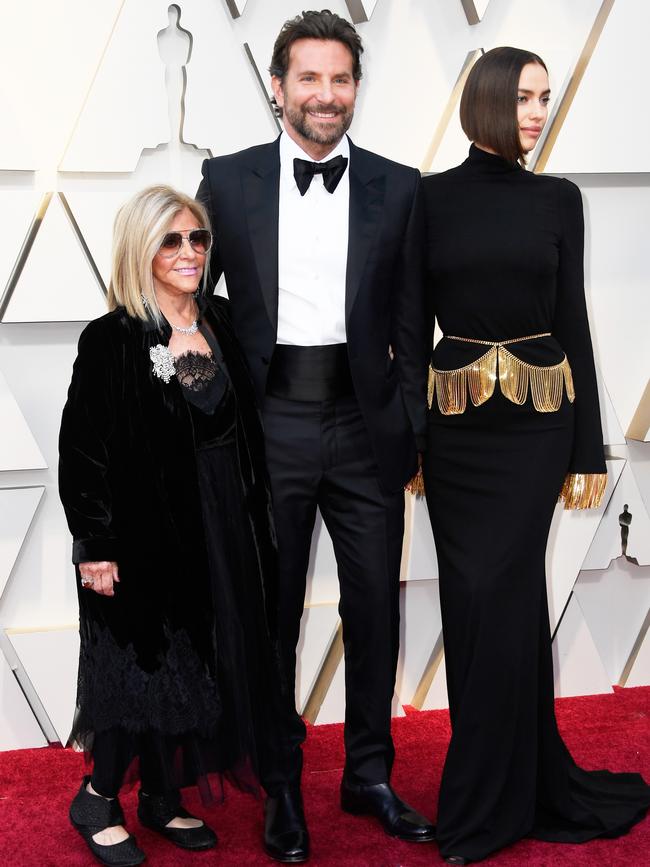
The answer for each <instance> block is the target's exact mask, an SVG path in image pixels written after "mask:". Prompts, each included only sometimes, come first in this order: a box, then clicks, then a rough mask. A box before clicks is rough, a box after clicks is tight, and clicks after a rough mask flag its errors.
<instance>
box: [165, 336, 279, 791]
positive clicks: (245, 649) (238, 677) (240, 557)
mask: <svg viewBox="0 0 650 867" xmlns="http://www.w3.org/2000/svg"><path fill="white" fill-rule="evenodd" d="M210 342H211V343H212V344H213V346H215V342H214V338H212V339H211V341H210ZM176 375H177V377H178V380H179V382H180V383H181V386H182V388H183V394H184V396H185V399H186V400H187V402H188V404H189V407H190V411H191V415H192V423H193V426H194V439H195V443H196V458H197V468H198V474H199V490H200V492H201V505H202V510H203V526H204V531H205V540H206V546H207V553H208V569H209V573H210V577H211V591H212V600H213V611H214V617H215V633H216V634H215V640H216V647H217V683H218V692H219V698H220V719H219V725H218V733H219V735H218V738H217V742H216V744H215V747H216V749H217V754H218V755H217V761H216V764H217V765H218V766H219V767H220V768H228V769H231V771H234V773H235V776H236V780H237V782H238V783H239V784H242V782H243V783H244V784H245V785H247V786H248V785H249V784H250V782H252V781H254V779H255V775H254V774H253V773H252V768H250V767H249V766H248V764H247V763H248V762H249V761H250V759H251V751H252V745H257V750H258V751H259V749H260V747H261V748H262V750H263V751H264V755H261V756H259V755H258V756H256V757H253V758H256V760H257V763H258V764H259V762H260V761H262V762H263V761H264V760H265V759H266V758H269V753H271V752H273V750H274V748H275V742H274V738H273V736H272V732H273V726H274V724H275V721H274V716H273V713H272V712H271V710H270V709H271V708H272V707H273V704H274V702H275V700H276V698H277V697H278V696H279V684H278V677H277V675H276V671H275V668H274V665H273V661H274V653H273V650H272V648H271V646H270V645H269V642H268V636H267V635H266V633H265V632H264V630H263V629H260V624H262V623H263V622H264V602H263V599H262V597H261V594H260V593H259V582H258V578H257V573H258V563H257V555H256V546H255V542H254V538H253V534H252V533H251V532H250V517H249V514H248V511H247V508H246V503H245V499H244V495H243V491H242V484H241V478H240V475H239V472H238V470H237V467H238V456H237V441H236V436H235V418H236V399H235V395H234V392H233V389H232V387H231V385H230V381H229V378H228V374H227V371H226V368H225V364H224V361H223V358H220V360H219V361H218V362H217V361H216V360H215V356H214V355H213V354H212V353H210V354H209V355H204V354H201V353H197V352H188V353H185V354H184V355H182V356H180V357H179V358H177V359H176ZM213 764H215V762H213Z"/></svg>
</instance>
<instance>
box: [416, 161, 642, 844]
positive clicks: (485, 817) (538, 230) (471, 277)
mask: <svg viewBox="0 0 650 867" xmlns="http://www.w3.org/2000/svg"><path fill="white" fill-rule="evenodd" d="M423 189H424V199H425V209H426V215H427V226H428V248H427V256H428V274H429V297H430V301H431V313H432V317H433V316H435V317H436V318H437V320H438V323H439V325H440V328H441V330H442V332H443V334H444V335H445V337H444V338H443V339H442V340H441V341H440V342H439V343H438V344H437V346H436V348H435V350H434V353H433V358H432V368H433V370H434V371H438V373H435V375H434V374H432V375H431V383H430V388H431V386H432V387H433V394H431V390H430V397H431V398H432V407H431V410H430V413H429V425H428V445H427V451H426V456H425V464H424V478H425V486H426V492H427V502H428V508H429V514H430V518H431V523H432V527H433V533H434V538H435V542H436V550H437V555H438V564H439V574H440V597H441V606H442V621H443V631H444V644H445V660H446V668H447V685H448V693H449V709H450V715H451V722H452V739H451V743H450V746H449V752H448V755H447V758H446V762H445V766H444V771H443V777H442V784H441V789H440V800H439V807H438V833H437V837H438V842H439V846H440V850H441V853H442V854H443V856H450V855H460V856H463V857H465V858H467V859H471V860H479V859H481V858H484V857H486V856H487V855H488V854H490V853H491V852H493V851H495V850H497V849H499V848H501V847H503V846H505V845H507V844H509V843H512V842H513V841H515V840H517V839H519V838H521V837H523V836H525V835H531V836H534V837H537V838H538V839H543V840H552V841H563V842H574V843H575V842H581V841H585V840H589V839H591V838H593V837H598V836H616V835H618V834H622V833H624V832H625V831H627V830H628V829H629V828H630V827H631V826H632V825H633V824H634V823H635V822H637V821H639V820H640V819H641V818H642V817H643V815H644V814H645V812H646V810H647V808H648V805H649V804H650V788H649V787H648V786H646V785H645V783H644V782H643V780H642V779H641V777H640V776H639V775H637V774H610V773H609V772H608V771H598V772H586V771H583V770H581V769H580V768H578V767H577V766H576V765H575V763H574V762H573V760H572V758H571V756H570V755H569V753H568V751H567V749H566V747H565V745H564V743H563V741H562V739H561V738H560V736H559V734H558V730H557V725H556V721H555V716H554V707H553V665H552V656H551V639H550V629H549V618H548V604H547V597H546V578H545V551H546V544H547V539H548V533H549V528H550V523H551V519H552V516H553V512H554V508H555V505H556V502H557V500H558V494H559V493H560V491H561V489H563V484H565V482H566V486H565V489H564V492H565V495H566V500H567V504H568V505H572V506H574V507H578V508H579V507H584V506H587V505H591V504H594V503H595V502H597V501H598V498H599V494H601V493H602V489H603V482H604V479H605V478H606V477H605V475H604V474H605V472H606V467H605V462H604V457H603V446H602V434H601V427H600V417H599V408H598V395H597V390H596V378H595V372H594V362H593V355H592V348H591V340H590V336H589V325H588V320H587V312H586V305H585V298H584V288H583V217H582V203H581V198H580V193H579V190H578V189H577V187H575V185H574V184H572V183H571V182H569V181H567V180H564V179H562V180H560V179H556V178H552V177H548V176H546V177H545V176H537V175H533V174H532V173H530V172H526V171H524V170H523V169H522V168H521V167H520V166H519V165H518V164H514V165H513V164H510V163H508V162H506V161H505V160H503V159H502V158H501V157H499V156H496V155H493V154H489V153H487V152H485V151H483V150H481V149H479V148H476V147H475V146H474V145H472V147H471V149H470V154H469V158H468V159H467V160H466V161H465V162H464V163H462V164H461V165H460V166H458V167H456V168H454V169H451V170H450V171H448V172H445V173H443V174H440V175H436V176H432V177H428V178H425V179H424V181H423ZM537 335H544V336H537ZM450 337H460V338H469V339H471V340H474V341H484V343H475V342H468V341H467V340H466V339H463V340H455V339H450ZM516 338H520V339H519V340H515V339H516ZM521 338H528V339H526V340H521ZM504 341H513V342H512V343H508V344H507V345H506V346H505V347H494V346H493V344H494V343H497V342H504ZM565 353H566V357H567V359H568V363H569V365H570V368H571V371H569V369H568V367H567V364H566V363H565V362H564V354H565ZM497 354H498V356H499V357H498V367H497ZM517 359H519V361H521V362H524V364H523V365H522V364H520V363H519V361H517ZM540 367H543V368H549V369H550V368H552V370H546V371H540V370H539V368H540ZM449 372H451V373H449ZM571 372H572V376H571ZM499 377H501V379H500V378H499ZM525 386H527V390H526V388H525ZM492 389H493V394H492V395H491V396H489V397H488V395H489V394H490V391H492ZM504 392H505V394H510V397H514V398H515V399H516V400H517V401H518V402H513V400H512V399H508V398H507V397H506V396H504ZM532 392H534V393H535V394H534V397H535V403H536V404H537V405H538V407H539V409H541V410H544V411H539V410H538V409H537V408H536V407H535V406H534V405H533V396H532ZM513 393H514V394H513ZM574 393H575V400H572V398H573V395H574ZM472 397H473V398H474V399H472ZM475 404H477V405H475ZM443 410H444V412H443Z"/></svg>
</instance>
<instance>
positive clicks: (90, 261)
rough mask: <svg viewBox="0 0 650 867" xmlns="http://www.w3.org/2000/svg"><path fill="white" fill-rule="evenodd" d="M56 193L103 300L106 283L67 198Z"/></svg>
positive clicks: (105, 293)
mask: <svg viewBox="0 0 650 867" xmlns="http://www.w3.org/2000/svg"><path fill="white" fill-rule="evenodd" d="M58 195H59V199H60V200H61V204H62V205H63V210H64V211H65V215H66V217H67V218H68V222H69V223H70V225H71V226H72V231H73V232H74V233H75V235H76V236H77V241H79V246H80V247H81V249H82V250H83V254H84V256H85V257H86V260H87V262H88V264H89V265H90V268H91V270H92V272H93V274H94V275H95V280H96V281H97V285H98V286H99V289H100V291H101V293H102V296H103V298H104V301H105V300H106V296H107V294H108V292H107V289H106V284H105V283H104V280H103V278H102V275H101V273H100V271H99V268H98V267H97V264H96V263H95V260H94V259H93V254H92V253H91V252H90V248H89V247H88V244H87V243H86V239H85V238H84V236H83V233H82V231H81V229H80V227H79V223H78V222H77V219H76V217H75V215H74V213H73V212H72V208H71V207H70V203H69V202H68V200H67V198H66V197H65V193H59V194H58Z"/></svg>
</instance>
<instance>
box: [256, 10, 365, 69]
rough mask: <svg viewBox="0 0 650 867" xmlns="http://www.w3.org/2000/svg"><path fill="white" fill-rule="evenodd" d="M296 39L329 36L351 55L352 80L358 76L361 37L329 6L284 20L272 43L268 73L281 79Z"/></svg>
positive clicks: (361, 52)
mask: <svg viewBox="0 0 650 867" xmlns="http://www.w3.org/2000/svg"><path fill="white" fill-rule="evenodd" d="M299 39H323V40H326V39H329V40H333V41H335V42H341V43H342V44H343V45H345V47H346V48H347V49H348V50H349V52H350V54H351V55H352V77H353V78H354V80H355V81H359V80H360V79H361V55H362V54H363V45H362V43H361V37H360V36H359V34H358V33H357V31H356V30H355V29H354V27H353V26H352V24H350V22H349V21H346V20H345V18H341V16H340V15H337V14H336V13H335V12H330V10H329V9H322V10H321V11H320V12H303V13H302V15H297V16H296V17H295V18H290V19H289V20H288V21H285V22H284V24H283V26H282V30H281V31H280V34H279V36H278V38H277V39H276V40H275V45H274V46H273V56H272V58H271V65H270V66H269V72H270V73H271V75H273V76H275V77H276V78H279V79H280V80H283V79H284V76H285V75H286V74H287V69H288V68H289V55H290V53H291V46H292V45H293V43H294V42H297V41H298V40H299Z"/></svg>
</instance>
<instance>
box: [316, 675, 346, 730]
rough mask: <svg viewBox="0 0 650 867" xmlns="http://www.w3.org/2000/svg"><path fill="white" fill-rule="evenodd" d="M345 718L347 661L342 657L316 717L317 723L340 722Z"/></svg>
mask: <svg viewBox="0 0 650 867" xmlns="http://www.w3.org/2000/svg"><path fill="white" fill-rule="evenodd" d="M344 719H345V661H344V660H343V659H342V660H341V661H340V663H339V664H338V667H337V669H336V674H335V675H334V677H333V678H332V683H331V684H330V688H329V689H328V691H327V695H326V696H325V698H324V700H323V703H322V705H321V707H320V710H319V711H318V716H317V717H316V724H317V725H323V724H327V723H340V722H343V720H344Z"/></svg>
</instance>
